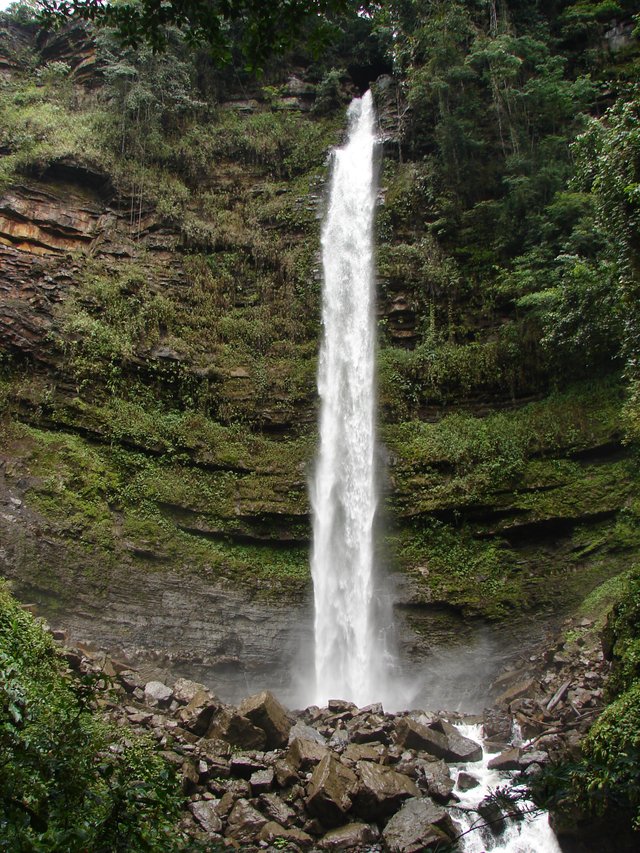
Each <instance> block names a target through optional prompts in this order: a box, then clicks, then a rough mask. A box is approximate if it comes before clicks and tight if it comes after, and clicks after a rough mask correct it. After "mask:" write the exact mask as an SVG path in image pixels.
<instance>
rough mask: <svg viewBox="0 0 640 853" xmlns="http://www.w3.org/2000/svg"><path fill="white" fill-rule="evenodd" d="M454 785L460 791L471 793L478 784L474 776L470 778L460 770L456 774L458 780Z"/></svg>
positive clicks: (468, 774)
mask: <svg viewBox="0 0 640 853" xmlns="http://www.w3.org/2000/svg"><path fill="white" fill-rule="evenodd" d="M456 784H457V785H458V788H459V789H460V790H461V791H471V790H472V789H473V788H477V787H478V785H479V784H480V782H479V781H478V779H476V777H475V776H472V775H471V774H470V773H467V772H466V771H464V770H461V771H460V772H459V773H458V779H457V782H456Z"/></svg>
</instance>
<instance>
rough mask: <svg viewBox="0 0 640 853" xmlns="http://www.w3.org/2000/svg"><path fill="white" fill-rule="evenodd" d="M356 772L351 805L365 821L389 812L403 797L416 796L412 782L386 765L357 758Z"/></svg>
mask: <svg viewBox="0 0 640 853" xmlns="http://www.w3.org/2000/svg"><path fill="white" fill-rule="evenodd" d="M356 772H357V774H358V785H357V788H356V791H355V793H354V795H353V808H354V811H355V812H356V814H358V815H359V816H360V817H362V818H364V819H365V820H378V819H380V818H381V817H387V816H388V815H392V814H394V812H396V811H397V810H398V809H399V808H400V805H401V804H402V802H403V801H404V800H407V799H409V798H411V797H419V796H420V791H419V790H418V788H417V787H416V784H415V782H413V781H412V780H411V779H410V778H409V777H408V776H405V775H404V774H403V773H396V771H395V770H391V768H389V767H384V766H382V765H381V764H373V763H372V762H370V761H359V762H358V764H357V765H356Z"/></svg>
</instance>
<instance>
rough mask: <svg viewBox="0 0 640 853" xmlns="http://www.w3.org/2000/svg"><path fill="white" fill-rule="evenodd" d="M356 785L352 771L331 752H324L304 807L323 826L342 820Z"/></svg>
mask: <svg viewBox="0 0 640 853" xmlns="http://www.w3.org/2000/svg"><path fill="white" fill-rule="evenodd" d="M356 784H357V777H356V774H355V773H354V772H353V770H350V769H349V768H348V767H345V766H344V765H343V764H340V762H339V761H338V760H337V759H335V758H334V757H333V756H332V755H326V756H325V757H324V758H323V759H322V761H321V762H320V763H319V764H318V766H317V767H316V769H315V770H314V771H313V776H312V777H311V781H310V783H309V787H308V789H307V798H306V801H305V802H306V806H307V810H308V811H309V813H310V814H311V815H313V816H315V817H317V818H319V820H321V821H322V823H323V824H324V825H325V826H328V827H333V826H338V825H339V824H341V823H344V820H345V815H346V813H347V812H348V811H349V809H350V808H351V802H352V801H351V795H352V793H353V791H354V790H355V787H356Z"/></svg>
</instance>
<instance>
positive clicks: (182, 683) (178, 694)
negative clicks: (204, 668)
mask: <svg viewBox="0 0 640 853" xmlns="http://www.w3.org/2000/svg"><path fill="white" fill-rule="evenodd" d="M199 694H205V695H207V696H208V697H209V698H212V696H211V694H210V693H209V691H208V690H207V688H206V687H205V686H204V684H199V683H198V682H197V681H190V680H189V679H188V678H178V679H177V680H176V683H175V684H174V685H173V697H174V699H175V700H176V702H179V703H180V704H181V705H188V704H189V702H191V701H193V699H194V698H195V697H196V696H198V695H199Z"/></svg>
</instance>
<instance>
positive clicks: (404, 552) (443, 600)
mask: <svg viewBox="0 0 640 853" xmlns="http://www.w3.org/2000/svg"><path fill="white" fill-rule="evenodd" d="M100 50H101V51H102V53H99V54H96V48H95V46H94V44H93V41H92V40H91V38H90V37H89V36H87V34H86V33H83V32H82V31H77V30H73V31H71V32H70V33H68V34H66V35H63V36H57V37H56V38H55V39H52V38H40V40H39V41H36V39H35V35H34V33H32V32H30V31H29V29H28V28H26V29H25V28H24V27H23V28H21V27H20V26H18V25H16V24H12V25H11V26H9V27H8V28H5V30H4V31H3V33H2V51H1V52H0V54H1V58H0V63H1V69H2V74H3V88H2V93H1V94H2V99H3V101H2V110H3V113H2V114H3V116H4V117H5V119H6V121H5V126H6V128H7V129H6V131H3V133H4V136H2V137H0V154H1V155H2V166H3V169H4V171H3V172H2V183H1V184H0V263H1V273H0V330H1V333H2V356H1V358H2V360H1V361H0V368H1V369H2V385H1V386H0V401H1V404H2V412H3V415H2V422H1V426H0V428H1V430H2V438H3V440H2V456H1V458H0V463H1V464H0V503H1V504H2V512H1V513H0V540H1V542H2V548H1V549H0V569H1V571H2V573H3V574H5V575H6V576H8V577H9V578H11V579H12V580H13V581H14V583H15V588H16V592H17V593H18V594H19V595H20V596H21V597H23V598H30V599H34V600H36V601H38V602H39V603H40V604H41V605H42V607H43V609H44V611H45V612H46V614H47V615H48V616H49V618H50V619H51V620H52V621H53V622H56V621H57V620H59V621H61V622H63V623H64V625H65V626H67V627H68V628H70V629H71V631H72V632H73V633H74V635H75V638H76V639H77V640H92V641H94V642H96V643H98V644H101V645H105V646H108V647H110V648H112V649H113V648H118V649H120V650H121V651H122V653H124V654H128V655H130V656H131V657H135V658H136V659H138V660H140V659H145V658H147V659H150V660H151V661H154V662H155V664H154V665H157V666H158V667H160V668H162V667H163V666H169V667H173V668H174V669H175V670H177V671H180V672H183V673H185V674H188V675H191V676H197V677H198V678H199V679H201V680H202V679H203V678H204V679H205V680H207V679H208V680H209V681H210V682H212V681H215V682H216V683H217V684H219V683H222V682H226V683H228V685H229V689H235V687H238V689H241V687H243V686H244V683H245V681H246V680H247V679H249V680H253V679H254V678H255V679H261V678H264V681H265V683H271V684H272V685H273V684H274V683H276V682H275V681H274V679H275V678H276V677H277V676H276V674H279V675H280V676H282V673H285V672H287V670H288V668H289V665H290V663H291V661H292V659H293V658H294V656H295V652H296V650H297V649H298V647H299V646H300V644H301V641H302V640H303V639H304V637H305V635H306V634H307V633H308V629H307V628H306V626H307V625H308V624H309V614H308V598H309V576H308V567H307V563H308V545H309V518H308V512H309V508H308V502H307V496H306V483H307V478H308V474H309V471H310V466H311V465H312V459H313V454H314V448H315V435H314V433H315V423H316V411H315V398H316V395H315V357H316V356H315V354H316V351H317V340H318V331H319V329H318V323H319V321H318V317H319V278H320V273H319V269H318V248H317V247H318V240H319V217H320V215H321V210H322V200H323V192H324V184H325V181H326V174H327V162H326V158H327V154H328V152H329V150H330V148H331V146H332V145H334V144H335V143H336V142H337V141H338V140H339V139H340V136H341V133H342V129H343V125H344V117H343V116H344V102H345V100H348V98H349V97H350V96H351V95H353V94H354V93H355V92H356V87H355V85H354V83H353V80H352V79H351V78H349V76H348V75H345V74H343V75H342V76H340V75H338V76H337V77H335V76H334V77H333V78H332V77H331V75H326V76H325V78H323V79H322V80H320V81H318V79H317V77H314V73H313V71H312V70H310V69H309V68H308V67H304V66H301V65H298V66H297V67H295V68H284V69H283V68H281V69H279V70H276V71H274V72H273V74H272V78H269V77H267V81H262V83H260V84H258V83H256V82H255V81H250V80H244V81H243V82H242V85H238V84H237V83H236V82H234V81H233V80H222V81H217V82H216V84H215V88H216V91H217V101H216V102H215V103H214V102H213V101H211V100H209V101H207V99H206V97H204V96H200V99H199V100H197V99H196V98H195V96H194V95H193V92H191V94H190V95H189V97H191V102H190V106H189V107H188V112H187V113H183V112H180V109H182V108H180V109H178V107H175V111H174V112H173V113H171V112H169V113H167V112H166V110H165V112H164V113H158V112H154V109H155V107H154V108H152V107H151V106H149V104H150V103H151V100H150V97H151V96H149V95H147V96H146V97H147V100H144V98H142V96H141V95H140V92H138V96H140V100H139V101H138V106H137V107H135V106H134V107H132V106H131V103H130V100H127V99H128V98H129V99H130V98H131V97H132V93H135V92H136V91H137V90H136V88H135V85H137V83H139V82H140V79H142V78H143V72H144V68H143V67H142V66H140V67H139V68H138V71H137V72H135V73H134V71H133V70H131V68H129V70H127V69H126V68H125V69H124V70H123V69H122V67H120V68H119V70H118V71H117V68H116V66H115V65H114V62H113V61H112V60H110V59H109V54H108V51H106V49H105V46H104V44H102V45H101V46H100ZM176 61H177V60H176ZM140 62H141V63H142V60H140ZM148 62H150V63H151V64H153V63H156V64H155V65H154V66H153V70H154V73H155V74H156V75H158V74H160V72H161V71H162V68H160V70H158V63H159V64H160V65H161V64H162V63H161V61H160V60H155V59H153V58H152V59H148ZM122 64H124V60H123V61H122ZM114 69H115V70H114ZM165 70H166V69H165ZM116 71H117V73H116ZM118 74H119V75H120V77H118ZM135 74H137V75H138V77H136V76H135ZM356 76H357V75H356ZM114 80H115V82H114ZM118 80H126V81H128V82H127V85H126V86H125V88H124V89H122V88H118V87H119V85H120V84H119V83H118ZM143 82H144V81H143ZM172 85H174V94H175V86H177V83H175V81H174V83H173V84H172ZM207 91H208V92H209V95H208V96H207V97H209V98H211V91H212V88H211V87H210V88H209V89H208V90H207ZM184 97H185V98H186V95H185V96H184ZM376 97H377V99H378V104H379V108H380V112H381V125H382V127H383V129H384V132H385V134H386V138H387V143H386V145H385V153H386V156H385V158H384V161H383V165H382V191H381V201H382V204H381V207H380V213H379V245H380V260H379V279H380V281H379V291H380V298H379V316H380V325H381V355H380V362H381V364H380V382H381V390H380V402H381V414H380V432H381V436H382V440H383V443H384V448H385V452H386V455H387V463H388V464H387V478H386V479H387V498H388V500H387V509H386V515H387V522H388V524H387V530H388V531H391V532H390V533H387V535H386V536H385V541H384V542H381V548H380V550H381V559H382V560H383V561H386V562H388V563H389V564H390V568H391V569H392V570H394V573H395V578H396V597H397V613H398V624H399V626H400V638H401V642H402V644H403V645H404V647H405V651H406V654H407V655H410V656H413V659H420V658H422V657H423V655H424V654H425V650H426V649H428V647H429V644H430V642H431V641H432V640H433V637H434V636H435V635H436V634H437V635H438V636H441V634H440V631H441V629H442V631H443V632H444V635H445V636H447V635H448V636H453V635H454V634H455V633H457V632H458V631H459V629H460V622H459V620H460V619H461V618H462V617H467V616H482V617H489V618H509V617H515V616H518V615H519V614H520V613H521V612H522V611H525V612H527V613H528V612H539V611H540V610H541V609H542V610H544V609H545V608H546V609H548V608H550V607H552V606H556V605H557V604H558V603H560V604H564V603H569V602H571V601H572V600H574V599H575V598H576V597H578V596H579V595H580V594H582V593H584V592H585V591H586V590H587V589H588V588H590V587H591V586H593V585H594V584H595V583H596V582H598V580H599V579H601V578H603V577H606V576H608V575H611V574H615V573H616V572H618V571H620V570H621V569H622V568H624V567H625V566H626V565H627V564H628V563H629V562H630V561H631V560H633V559H634V557H635V554H636V552H637V545H638V534H637V530H636V511H637V493H636V490H635V487H634V486H633V460H632V457H631V454H630V451H629V449H628V448H627V447H625V446H624V445H623V444H622V442H621V437H622V427H621V416H620V410H621V404H622V391H621V388H620V385H619V382H618V380H617V378H616V375H615V373H610V374H609V375H604V376H600V377H598V378H596V379H594V380H593V381H588V380H582V381H581V382H579V383H574V384H572V385H570V384H567V383H564V385H562V383H561V387H560V388H559V389H558V390H554V391H553V392H552V393H550V387H551V385H550V382H549V377H548V375H547V374H546V373H545V370H544V369H543V368H542V367H540V365H539V364H538V363H537V361H536V359H537V356H536V355H535V354H534V355H533V356H531V355H530V354H529V353H528V350H527V348H528V347H530V343H529V342H528V341H526V340H524V339H522V338H520V339H518V338H517V335H518V334H519V333H520V329H519V327H518V325H517V323H516V320H517V317H516V314H515V312H514V310H513V309H512V308H509V307H508V306H507V307H504V306H503V307H502V308H499V309H492V310H491V311H490V312H488V313H487V312H486V309H485V306H484V305H483V304H482V300H481V299H479V298H478V297H477V296H474V295H473V293H472V292H471V295H469V294H470V291H471V288H472V284H473V283H472V282H467V283H466V284H465V285H464V286H458V285H457V286H455V287H454V286H453V284H452V282H451V281H450V280H449V281H447V280H446V277H445V278H443V269H445V268H446V258H445V257H444V254H443V249H442V247H441V246H440V245H439V244H438V243H437V241H435V240H433V239H432V238H431V237H428V236H426V235H425V230H424V222H425V220H426V219H428V217H429V211H428V210H426V209H425V208H421V207H420V206H419V205H418V207H416V202H415V201H412V199H414V196H415V186H416V184H417V183H419V182H420V181H421V180H422V179H423V175H422V171H421V170H422V169H423V161H422V159H421V155H420V154H419V152H418V153H416V154H415V155H414V156H415V159H414V160H412V159H411V151H410V150H409V149H408V148H407V149H405V150H403V149H402V138H403V137H402V133H403V130H402V122H401V119H400V117H401V116H402V115H404V112H403V110H404V107H405V106H406V105H404V104H402V102H401V95H400V93H399V90H398V88H397V86H396V84H395V83H394V81H393V80H391V79H390V78H388V77H383V78H381V79H380V80H379V81H378V84H377V86H376ZM118 98H122V99H123V103H124V104H125V106H126V112H125V113H124V114H123V115H124V116H125V117H124V118H123V119H122V124H121V125H120V124H119V121H120V119H119V118H118V116H120V113H118V112H117V110H116V109H115V106H117V104H118ZM114 104H115V106H114ZM114 115H115V116H116V119H114ZM127 123H128V124H127ZM125 125H126V126H125ZM398 145H400V150H401V152H402V155H403V156H402V158H401V160H398V159H397V152H398ZM446 316H448V317H449V321H448V322H450V323H452V322H453V324H454V325H457V327H458V332H459V333H456V334H451V335H449V337H448V338H447V339H446V340H445V342H444V344H442V343H441V344H439V345H438V347H437V348H436V347H435V345H434V348H433V351H430V350H429V346H430V343H429V342H430V341H433V340H434V338H433V330H434V328H436V327H438V326H440V325H442V323H443V322H444V320H443V317H446ZM451 318H454V320H451ZM505 329H507V331H508V332H509V330H510V332H509V333H511V334H512V337H514V340H515V342H514V343H513V346H512V347H511V349H508V348H506V345H505V340H507V338H508V335H507V337H505V331H504V330H505ZM605 373H606V371H605ZM442 614H446V615H447V618H446V620H445V622H446V624H445V626H444V627H442V622H441V619H442ZM301 626H304V627H301ZM203 673H204V674H203Z"/></svg>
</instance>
